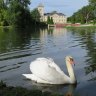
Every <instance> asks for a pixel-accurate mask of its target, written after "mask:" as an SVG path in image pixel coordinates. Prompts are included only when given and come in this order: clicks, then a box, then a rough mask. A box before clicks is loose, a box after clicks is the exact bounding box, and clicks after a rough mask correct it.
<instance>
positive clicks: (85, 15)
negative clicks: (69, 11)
mask: <svg viewBox="0 0 96 96" xmlns="http://www.w3.org/2000/svg"><path fill="white" fill-rule="evenodd" d="M93 9H94V8H93V6H91V5H87V6H84V7H83V8H82V9H80V10H78V11H77V12H75V13H74V14H73V15H72V16H71V17H69V18H68V20H69V21H70V22H72V23H82V24H83V23H90V22H91V21H92V20H94V18H95V17H94V14H93Z"/></svg>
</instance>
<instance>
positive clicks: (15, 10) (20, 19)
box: [0, 0, 46, 28]
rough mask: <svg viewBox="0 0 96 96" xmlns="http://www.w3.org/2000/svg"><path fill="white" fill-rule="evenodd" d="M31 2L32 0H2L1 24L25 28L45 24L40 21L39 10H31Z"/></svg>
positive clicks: (0, 6)
mask: <svg viewBox="0 0 96 96" xmlns="http://www.w3.org/2000/svg"><path fill="white" fill-rule="evenodd" d="M29 4H30V0H0V26H9V25H11V26H14V27H20V28H25V27H30V26H34V25H35V26H36V25H38V26H39V25H40V24H41V25H44V23H40V14H39V12H38V10H37V9H36V10H33V11H32V12H30V10H29V8H28V6H29ZM45 25H46V24H45Z"/></svg>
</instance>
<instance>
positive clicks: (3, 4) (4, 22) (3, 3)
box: [0, 0, 9, 26]
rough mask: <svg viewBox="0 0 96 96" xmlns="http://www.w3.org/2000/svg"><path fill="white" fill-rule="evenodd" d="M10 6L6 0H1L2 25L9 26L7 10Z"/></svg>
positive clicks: (0, 15)
mask: <svg viewBox="0 0 96 96" xmlns="http://www.w3.org/2000/svg"><path fill="white" fill-rule="evenodd" d="M7 9H8V7H7V4H6V0H0V25H1V26H3V25H4V26H7V25H9V24H8V20H7V19H8V18H7V16H8V11H7Z"/></svg>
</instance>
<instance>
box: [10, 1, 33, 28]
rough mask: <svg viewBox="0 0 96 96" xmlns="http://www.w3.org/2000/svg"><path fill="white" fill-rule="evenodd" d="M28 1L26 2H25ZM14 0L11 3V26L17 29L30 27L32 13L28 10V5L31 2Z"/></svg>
mask: <svg viewBox="0 0 96 96" xmlns="http://www.w3.org/2000/svg"><path fill="white" fill-rule="evenodd" d="M24 1H26V2H24ZM24 1H22V0H20V1H18V0H13V1H11V2H10V6H9V10H8V11H9V16H10V17H9V21H10V25H13V26H15V27H26V26H27V25H30V23H31V22H30V21H31V16H30V11H29V10H28V8H27V4H29V2H28V1H29V0H24Z"/></svg>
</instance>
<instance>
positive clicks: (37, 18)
mask: <svg viewBox="0 0 96 96" xmlns="http://www.w3.org/2000/svg"><path fill="white" fill-rule="evenodd" d="M31 17H32V19H33V20H35V21H37V22H40V13H39V11H38V9H37V8H35V9H34V10H32V11H31Z"/></svg>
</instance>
